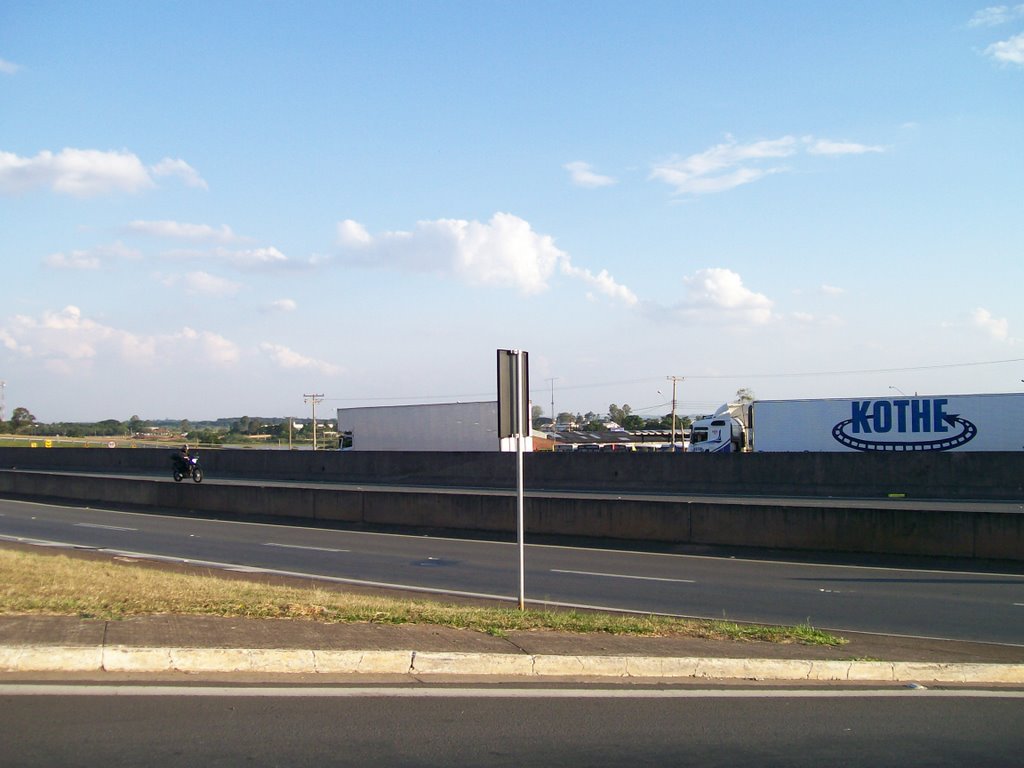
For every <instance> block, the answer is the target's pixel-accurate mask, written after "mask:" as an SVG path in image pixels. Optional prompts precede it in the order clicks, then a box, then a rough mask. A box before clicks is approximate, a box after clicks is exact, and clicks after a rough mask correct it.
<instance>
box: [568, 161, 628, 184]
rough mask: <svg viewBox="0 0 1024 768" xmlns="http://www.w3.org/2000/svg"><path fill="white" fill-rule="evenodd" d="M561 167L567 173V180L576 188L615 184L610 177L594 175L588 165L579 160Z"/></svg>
mask: <svg viewBox="0 0 1024 768" xmlns="http://www.w3.org/2000/svg"><path fill="white" fill-rule="evenodd" d="M562 167H563V168H565V170H567V171H568V172H569V178H570V179H571V180H572V183H573V184H575V185H576V186H577V187H588V188H593V187H608V186H611V185H613V184H615V183H617V182H616V181H615V179H613V178H612V177H611V176H603V175H601V174H600V173H595V172H594V171H593V169H592V166H591V165H590V163H584V162H582V161H580V160H577V161H575V162H572V163H566V164H565V165H563V166H562Z"/></svg>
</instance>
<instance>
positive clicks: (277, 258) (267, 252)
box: [214, 246, 289, 269]
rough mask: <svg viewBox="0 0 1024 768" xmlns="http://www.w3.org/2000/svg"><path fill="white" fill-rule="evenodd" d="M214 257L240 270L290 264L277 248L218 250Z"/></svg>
mask: <svg viewBox="0 0 1024 768" xmlns="http://www.w3.org/2000/svg"><path fill="white" fill-rule="evenodd" d="M214 255H215V256H216V257H217V258H219V259H221V260H223V261H226V262H228V263H229V264H231V265H232V266H233V267H237V268H238V269H252V268H257V267H280V266H285V265H287V264H289V260H288V257H287V256H285V255H284V254H283V253H281V252H280V251H279V250H277V248H274V247H272V246H271V247H269V248H251V249H247V250H228V249H226V248H218V249H217V250H216V251H214Z"/></svg>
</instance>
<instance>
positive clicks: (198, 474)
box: [192, 467, 203, 483]
mask: <svg viewBox="0 0 1024 768" xmlns="http://www.w3.org/2000/svg"><path fill="white" fill-rule="evenodd" d="M192 479H193V480H194V481H195V482H197V483H201V482H203V470H202V469H200V468H199V467H192Z"/></svg>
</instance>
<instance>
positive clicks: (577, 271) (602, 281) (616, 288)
mask: <svg viewBox="0 0 1024 768" xmlns="http://www.w3.org/2000/svg"><path fill="white" fill-rule="evenodd" d="M562 273H563V274H566V275H569V276H570V277H575V278H577V279H578V280H582V281H583V282H585V283H587V284H588V285H589V286H591V287H592V288H594V289H595V290H597V291H598V292H599V293H601V294H603V295H605V296H607V297H608V298H610V299H612V300H614V301H616V302H618V303H620V304H625V305H626V306H627V307H632V306H635V305H636V304H638V303H639V301H640V300H639V299H638V298H637V296H636V294H635V293H633V291H631V290H630V289H629V288H627V287H626V286H624V285H622V284H621V283H617V282H615V279H614V278H613V277H612V276H611V275H610V274H608V270H606V269H602V270H601V271H600V272H598V273H597V274H596V275H595V274H593V273H592V272H591V271H590V270H589V269H582V268H580V267H574V266H573V265H572V264H570V263H569V262H568V260H566V261H564V262H562Z"/></svg>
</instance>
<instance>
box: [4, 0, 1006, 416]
mask: <svg viewBox="0 0 1024 768" xmlns="http://www.w3.org/2000/svg"><path fill="white" fill-rule="evenodd" d="M1022 182H1024V5H1021V4H1013V5H1006V6H985V5H983V4H977V3H966V2H941V1H938V0H936V1H935V2H928V3H921V2H891V1H890V2H867V3H856V4H851V3H841V4H840V3H835V4H833V3H820V2H806V3H805V2H790V3H777V2H722V3H710V4H709V3H696V2H646V3H639V4H637V3H618V2H594V3H570V2H565V3H558V2H555V3H535V2H510V3H504V2H374V3H346V2H331V3H319V2H296V3H287V4H286V3H241V2H238V3H234V2H196V3H190V2H180V3H134V2H125V3H112V2H92V3H87V4H86V3H50V2H39V1H38V0H33V2H19V1H18V0H12V1H10V2H6V3H4V5H3V7H2V8H0V232H2V237H0V263H2V270H3V285H4V290H3V301H2V304H0V379H2V380H3V381H5V382H6V390H5V393H6V406H7V413H8V415H9V414H10V412H11V411H12V410H13V408H15V407H19V406H21V407H26V408H28V409H29V410H30V411H31V412H32V413H33V414H34V415H35V416H36V417H37V418H38V419H39V420H41V421H61V420H68V421H87V420H99V419H106V418H116V419H121V420H125V419H128V418H129V417H130V416H133V415H138V416H140V417H141V418H143V419H160V418H188V419H193V420H198V419H206V418H216V417H222V416H241V415H251V416H255V415H260V416H286V415H296V416H302V415H306V414H308V406H307V405H306V404H305V403H304V398H303V395H304V394H307V393H317V394H323V395H324V397H325V403H324V404H323V405H322V406H321V408H326V409H327V410H328V411H330V410H333V409H334V408H337V407H348V406H354V405H370V404H386V403H396V404H397V403H411V402H436V401H442V402H444V401H454V400H480V399H492V398H493V397H494V396H495V380H496V375H495V350H496V349H499V348H521V349H525V350H528V351H529V352H530V362H531V370H530V374H531V383H532V388H533V397H534V402H535V403H536V404H538V405H541V406H542V407H543V408H544V410H545V412H547V411H549V410H550V404H551V399H552V393H553V397H554V401H555V410H556V411H564V410H569V411H573V412H576V411H579V412H587V411H594V412H604V411H606V410H607V407H608V405H609V403H616V404H618V405H622V404H624V403H626V404H629V405H630V406H631V407H632V408H633V410H634V411H636V412H638V413H642V414H644V415H652V416H653V415H660V414H662V413H665V412H667V410H668V402H669V399H670V392H671V383H670V382H669V381H668V379H667V377H668V376H682V377H685V378H684V380H683V381H682V382H681V383H680V385H679V389H678V398H679V409H680V411H681V412H683V413H689V412H707V411H709V410H713V408H714V407H715V406H716V405H717V404H718V403H721V402H724V401H726V400H728V399H729V398H730V397H731V396H732V395H733V394H734V393H735V392H736V390H737V389H738V388H740V387H748V388H750V389H752V390H753V391H754V392H755V393H756V395H757V396H758V397H760V398H788V397H838V396H888V395H891V394H894V392H895V391H903V392H906V393H908V394H909V393H912V392H920V393H921V394H926V393H927V394H939V393H946V394H952V393H965V392H1007V391H1020V390H1021V389H1022V388H1024V384H1022V382H1021V380H1022V379H1024V341H1022V339H1024V310H1022V309H1021V307H1022V302H1021V300H1020V286H1021V283H1022V277H1024V267H1022V263H1024V203H1022V201H1024V194H1022V193H1024V184H1022Z"/></svg>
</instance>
